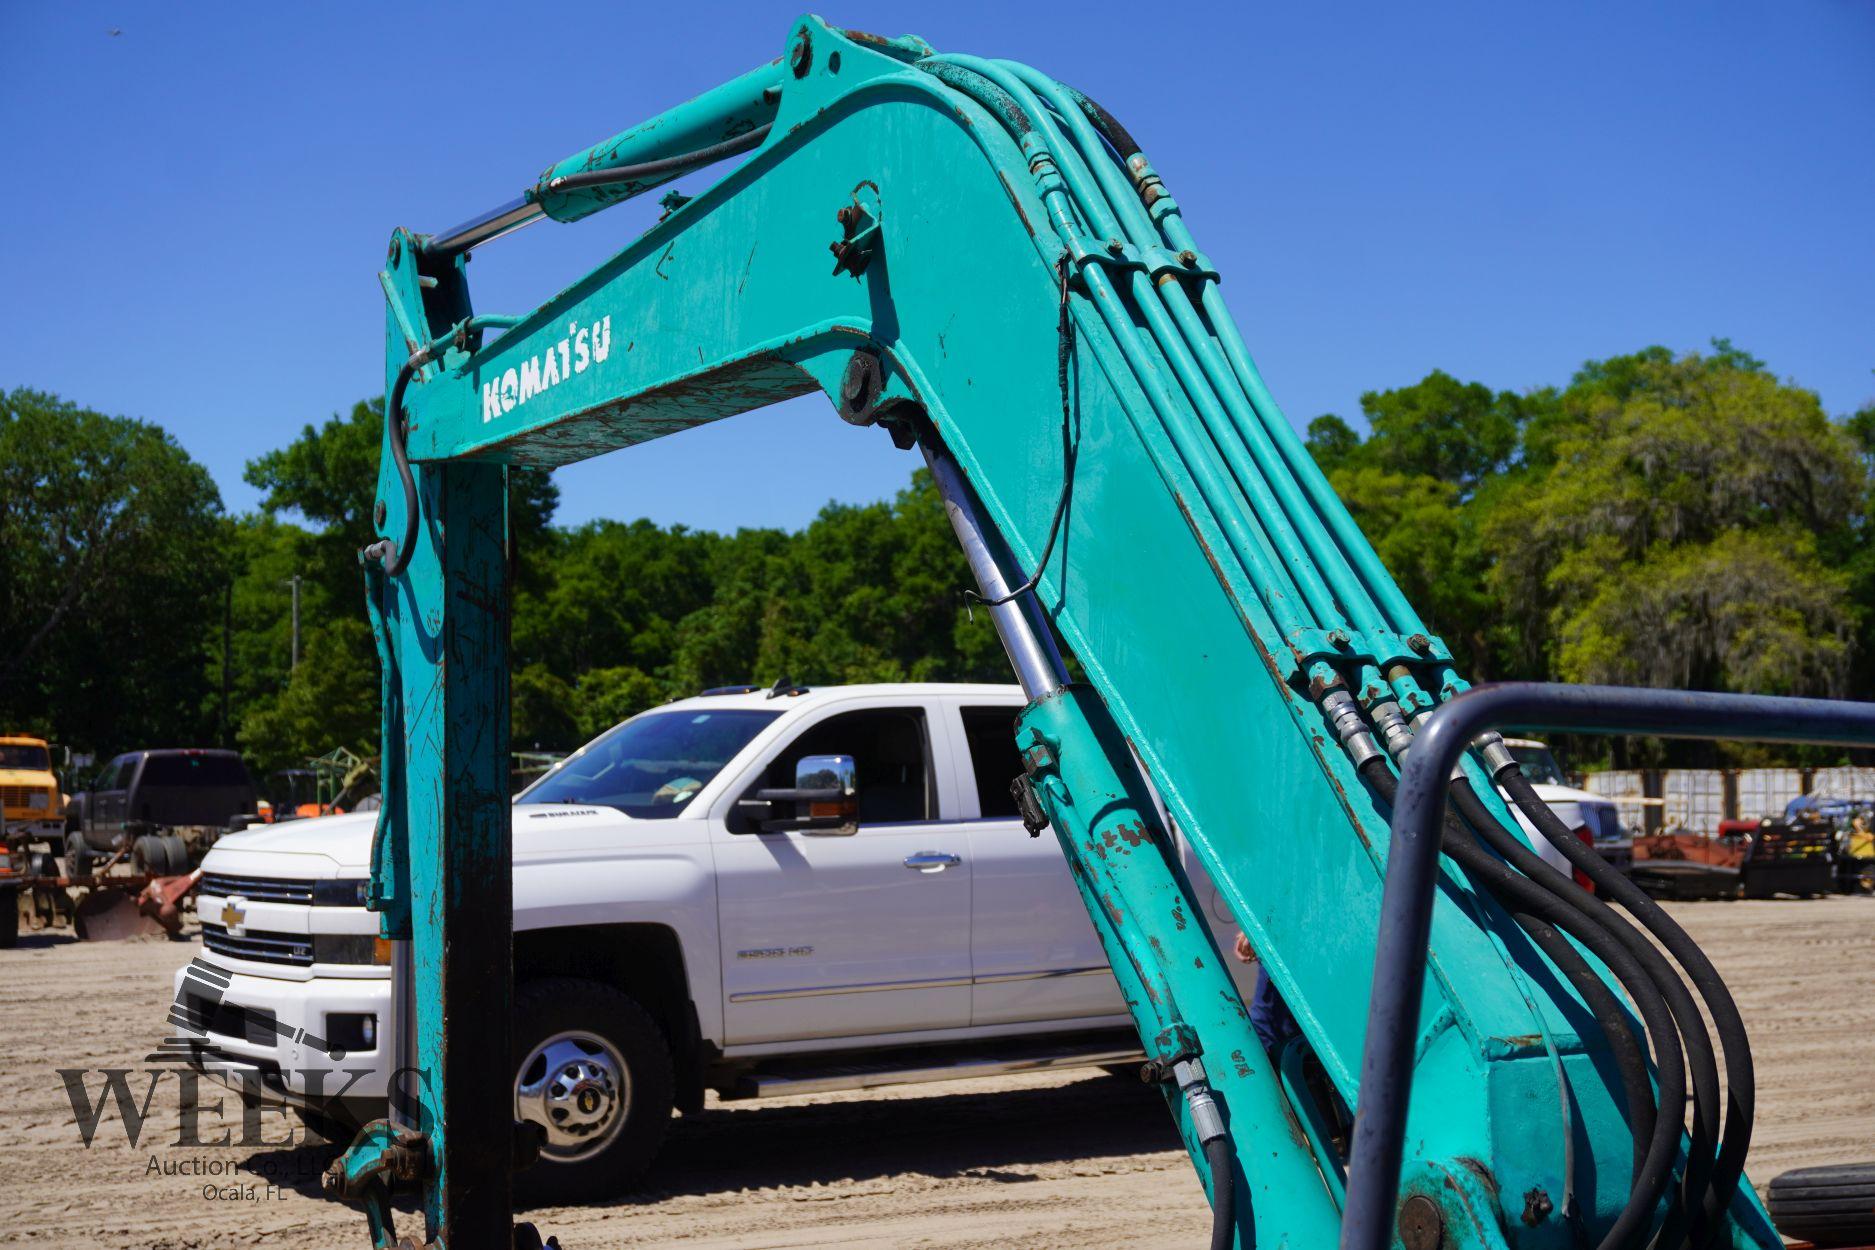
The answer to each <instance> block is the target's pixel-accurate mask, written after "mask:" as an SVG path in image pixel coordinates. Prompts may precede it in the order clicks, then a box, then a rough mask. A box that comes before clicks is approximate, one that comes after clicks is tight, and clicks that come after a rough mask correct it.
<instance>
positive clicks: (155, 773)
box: [118, 755, 251, 789]
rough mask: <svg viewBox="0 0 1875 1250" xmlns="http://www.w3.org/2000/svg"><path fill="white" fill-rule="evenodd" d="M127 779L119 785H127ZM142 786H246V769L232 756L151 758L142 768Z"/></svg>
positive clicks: (162, 756)
mask: <svg viewBox="0 0 1875 1250" xmlns="http://www.w3.org/2000/svg"><path fill="white" fill-rule="evenodd" d="M129 782H130V778H129V777H128V776H126V777H125V778H124V779H123V781H121V782H119V783H118V784H119V785H120V787H121V786H123V785H128V784H129ZM142 784H143V786H144V788H145V789H148V788H149V787H151V786H186V787H189V788H190V789H195V788H198V787H206V786H246V785H249V784H251V783H250V782H249V780H248V776H247V767H246V765H244V764H242V763H241V761H240V759H239V758H238V757H236V756H233V755H152V756H151V757H150V758H149V761H148V762H147V763H145V764H144V766H143V783H142Z"/></svg>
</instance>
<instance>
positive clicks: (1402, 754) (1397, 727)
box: [1368, 699, 1413, 760]
mask: <svg viewBox="0 0 1875 1250" xmlns="http://www.w3.org/2000/svg"><path fill="white" fill-rule="evenodd" d="M1368 714H1369V715H1371V716H1372V717H1373V718H1374V724H1375V726H1377V727H1378V728H1379V730H1380V740H1381V741H1382V742H1385V743H1386V744H1387V754H1388V755H1391V756H1392V757H1393V758H1394V759H1395V760H1404V759H1405V758H1406V749H1407V748H1408V747H1410V746H1412V745H1413V730H1412V727H1411V726H1410V725H1408V724H1407V723H1406V717H1405V716H1404V715H1402V714H1401V712H1400V705H1399V704H1397V703H1395V702H1394V701H1393V700H1391V699H1389V700H1387V701H1386V702H1384V703H1376V704H1374V706H1373V707H1372V708H1371V709H1369V713H1368Z"/></svg>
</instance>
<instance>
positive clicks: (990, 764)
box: [962, 707, 1022, 820]
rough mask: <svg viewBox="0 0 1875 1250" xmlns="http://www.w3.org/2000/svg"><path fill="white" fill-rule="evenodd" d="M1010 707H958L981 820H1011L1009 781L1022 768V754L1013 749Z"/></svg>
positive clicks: (1013, 800)
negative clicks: (961, 714) (974, 778)
mask: <svg viewBox="0 0 1875 1250" xmlns="http://www.w3.org/2000/svg"><path fill="white" fill-rule="evenodd" d="M1018 710H1019V709H1017V708H1013V707H967V708H964V709H962V712H963V718H964V739H965V741H967V742H968V743H969V744H970V770H971V772H972V773H974V774H975V776H976V781H977V811H978V813H979V814H981V815H982V817H983V818H984V819H985V820H1005V819H1007V820H1014V819H1015V818H1016V816H1017V815H1018V813H1017V811H1016V796H1015V795H1013V794H1011V793H1010V792H1009V783H1010V782H1012V781H1014V780H1015V779H1016V775H1017V774H1019V773H1020V772H1021V771H1022V753H1021V752H1019V751H1017V750H1016V713H1017V711H1018Z"/></svg>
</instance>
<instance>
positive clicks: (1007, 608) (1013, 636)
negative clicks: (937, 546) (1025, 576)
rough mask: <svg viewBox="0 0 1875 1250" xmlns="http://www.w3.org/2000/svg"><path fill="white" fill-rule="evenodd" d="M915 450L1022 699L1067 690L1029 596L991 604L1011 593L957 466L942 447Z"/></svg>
mask: <svg viewBox="0 0 1875 1250" xmlns="http://www.w3.org/2000/svg"><path fill="white" fill-rule="evenodd" d="M918 449H919V450H920V451H922V452H923V453H924V462H925V464H926V465H928V466H930V469H931V477H932V478H933V479H934V480H935V481H936V482H937V488H938V494H939V495H940V496H942V497H943V499H944V512H945V514H946V515H947V516H949V517H950V522H951V529H952V530H954V531H955V532H956V534H957V541H958V543H959V544H961V545H962V547H963V549H964V559H966V560H968V561H969V562H970V571H971V573H973V574H975V576H976V579H977V588H978V589H979V590H980V591H982V593H983V597H984V598H985V599H988V600H991V601H992V602H991V603H990V604H988V605H987V607H986V611H988V612H989V614H990V623H991V624H993V625H994V626H995V627H996V636H997V637H998V638H1000V639H1001V640H1002V643H1003V650H1004V651H1005V652H1007V653H1008V655H1009V663H1010V665H1011V667H1013V668H1014V669H1015V670H1016V680H1017V681H1018V682H1020V683H1021V684H1022V693H1024V694H1026V695H1028V696H1029V698H1031V699H1039V698H1041V697H1042V696H1043V695H1047V694H1053V693H1054V692H1056V691H1057V690H1060V689H1061V688H1062V687H1063V686H1065V685H1067V682H1068V667H1067V665H1066V663H1064V662H1063V660H1062V658H1061V652H1060V650H1059V649H1057V648H1056V646H1055V635H1054V631H1053V630H1051V629H1050V628H1049V625H1048V622H1047V621H1046V620H1044V619H1043V618H1042V614H1041V610H1040V609H1039V608H1037V607H1036V605H1035V596H1034V594H1033V593H1030V594H1025V595H1019V596H1017V597H1016V598H1014V599H1011V600H1009V602H1007V603H996V602H994V601H995V600H998V599H1004V598H1007V596H1008V594H1009V591H1010V589H1011V587H1010V584H1009V579H1008V578H1007V577H1006V576H1005V575H1004V574H1003V569H1002V565H1001V564H1000V563H999V562H998V561H997V559H996V553H995V551H994V550H993V549H992V547H991V541H992V539H991V537H990V530H989V527H988V526H987V525H986V524H985V522H984V519H983V510H982V508H981V506H980V505H979V504H978V503H977V497H976V494H975V493H974V492H973V491H971V489H970V483H969V482H967V481H965V480H964V475H963V471H962V470H961V469H959V468H958V467H957V462H956V461H955V460H952V459H951V458H950V454H949V453H948V452H946V451H945V450H944V449H943V448H942V447H939V446H936V445H935V443H934V440H931V439H928V438H926V439H920V440H919V442H918Z"/></svg>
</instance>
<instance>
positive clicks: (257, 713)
mask: <svg viewBox="0 0 1875 1250" xmlns="http://www.w3.org/2000/svg"><path fill="white" fill-rule="evenodd" d="M300 646H301V652H300V665H299V667H298V668H297V669H294V670H293V672H292V674H291V675H290V676H289V677H288V679H287V681H286V684H285V686H284V687H283V688H282V689H281V690H280V691H279V693H278V695H276V696H275V697H273V698H271V699H262V700H256V701H255V702H254V703H253V704H252V705H251V706H250V707H249V709H248V712H247V715H246V716H244V717H243V718H242V720H241V732H240V739H241V747H242V749H243V750H244V751H245V752H246V753H247V755H248V757H249V759H250V761H251V762H253V763H254V764H255V765H256V767H257V771H261V772H265V771H269V770H271V769H274V768H280V767H285V766H288V765H297V764H300V763H302V762H304V761H305V760H307V759H309V758H311V757H313V756H316V755H323V754H325V753H326V752H327V751H330V750H332V749H333V748H334V747H341V746H342V747H346V748H348V749H350V750H352V751H354V752H356V753H357V754H359V755H364V756H370V755H375V754H376V753H377V740H378V681H377V648H376V644H375V643H373V641H372V639H371V627H370V626H369V625H368V624H366V623H365V619H364V614H363V613H353V614H350V615H340V616H335V617H333V618H332V619H331V620H329V621H326V622H325V623H324V624H322V625H320V626H318V627H316V628H314V629H313V630H311V631H310V632H307V631H305V630H304V629H302V634H301V643H300Z"/></svg>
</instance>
